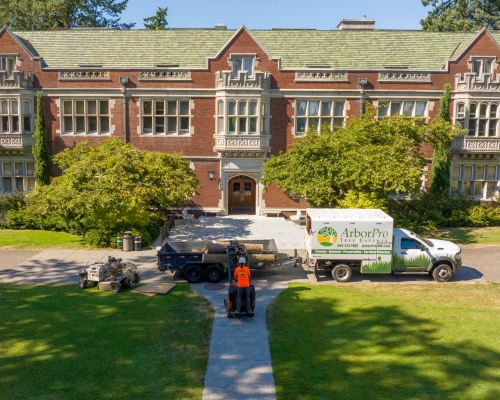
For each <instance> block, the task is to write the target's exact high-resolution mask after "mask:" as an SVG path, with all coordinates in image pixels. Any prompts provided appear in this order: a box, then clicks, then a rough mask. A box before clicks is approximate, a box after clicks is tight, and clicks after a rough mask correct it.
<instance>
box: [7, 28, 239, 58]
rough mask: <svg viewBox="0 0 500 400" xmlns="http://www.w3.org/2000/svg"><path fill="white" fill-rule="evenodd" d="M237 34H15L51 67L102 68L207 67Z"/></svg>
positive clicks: (193, 31)
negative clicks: (160, 65)
mask: <svg viewBox="0 0 500 400" xmlns="http://www.w3.org/2000/svg"><path fill="white" fill-rule="evenodd" d="M234 32H235V31H217V30H205V29H180V30H177V29H173V30H169V31H154V30H123V31H121V30H84V29H82V30H78V29H75V30H65V31H25V32H24V31H23V32H14V34H15V35H17V36H18V37H20V38H21V39H23V40H24V41H28V42H29V44H30V45H31V46H32V47H33V48H34V49H36V52H37V53H38V54H39V55H40V56H42V57H43V59H44V61H45V63H46V64H47V66H48V67H51V68H71V67H78V64H99V65H102V66H103V67H116V68H122V67H131V68H144V67H151V68H152V67H154V66H155V64H179V66H180V67H189V68H203V67H206V65H207V61H206V57H207V56H213V55H215V54H217V53H218V52H219V51H220V49H222V47H223V46H224V45H225V44H226V43H227V41H228V40H229V39H230V38H231V36H232V35H234Z"/></svg>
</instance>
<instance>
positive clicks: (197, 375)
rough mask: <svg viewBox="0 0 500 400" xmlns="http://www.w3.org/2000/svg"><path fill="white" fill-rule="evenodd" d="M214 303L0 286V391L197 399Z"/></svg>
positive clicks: (185, 294) (180, 289) (173, 295)
mask: <svg viewBox="0 0 500 400" xmlns="http://www.w3.org/2000/svg"><path fill="white" fill-rule="evenodd" d="M212 321H213V309H212V307H211V306H210V305H209V303H208V301H207V300H205V299H204V298H202V297H201V296H199V295H196V294H194V292H192V291H191V289H190V288H189V285H187V284H178V285H177V286H176V287H175V288H174V289H173V291H171V292H170V293H168V294H167V295H165V296H155V297H146V296H143V295H139V294H134V293H131V292H130V291H128V290H126V291H123V292H121V293H120V294H114V293H111V292H102V291H98V290H97V289H96V288H92V289H86V290H81V289H80V288H78V286H76V285H71V286H68V285H64V286H10V285H0V393H2V395H1V397H2V398H4V399H23V400H24V399H51V400H52V399H54V400H57V399H72V400H73V399H91V398H96V399H97V398H99V399H160V398H164V399H200V398H201V397H202V392H203V383H204V377H205V370H206V366H207V362H208V348H209V347H208V345H209V343H210V335H211V329H212Z"/></svg>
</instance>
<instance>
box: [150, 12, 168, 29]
mask: <svg viewBox="0 0 500 400" xmlns="http://www.w3.org/2000/svg"><path fill="white" fill-rule="evenodd" d="M167 10H168V7H165V8H161V7H158V11H156V15H153V16H152V17H148V18H144V27H145V28H146V29H153V30H166V29H170V28H167V25H168V22H167Z"/></svg>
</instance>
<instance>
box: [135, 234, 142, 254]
mask: <svg viewBox="0 0 500 400" xmlns="http://www.w3.org/2000/svg"><path fill="white" fill-rule="evenodd" d="M141 242H142V239H141V237H140V236H136V237H135V238H134V251H141V247H142V244H141Z"/></svg>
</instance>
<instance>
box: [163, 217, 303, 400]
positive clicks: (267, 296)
mask: <svg viewBox="0 0 500 400" xmlns="http://www.w3.org/2000/svg"><path fill="white" fill-rule="evenodd" d="M303 237H304V227H302V226H299V225H298V224H295V223H293V222H290V221H285V220H284V219H283V218H267V217H256V216H246V215H238V216H230V217H206V218H203V217H201V218H200V219H198V220H195V221H189V223H187V224H186V225H183V226H180V227H178V228H176V229H175V230H174V231H172V235H171V237H170V240H194V239H198V240H212V239H274V240H275V242H276V245H277V247H278V249H280V251H282V252H290V253H292V252H293V250H294V249H303V247H304V240H303ZM291 280H295V281H303V282H308V280H307V275H306V273H305V272H304V270H303V269H302V268H300V267H299V268H293V267H292V266H283V267H279V268H275V269H271V270H267V271H262V272H260V271H252V282H253V283H254V285H255V290H256V306H255V316H254V317H253V318H249V317H241V318H231V319H229V318H227V312H226V309H225V307H224V299H225V298H227V281H226V282H223V283H224V288H223V289H221V290H208V289H207V288H206V287H205V286H207V284H206V283H199V284H196V285H192V288H193V289H194V290H196V291H197V292H198V293H200V294H201V295H203V296H205V297H206V298H207V299H208V300H209V301H210V303H211V304H212V306H213V307H214V310H215V318H214V325H213V329H212V339H211V341H210V355H209V359H208V367H207V372H206V375H205V389H204V391H203V400H225V399H227V400H233V399H241V400H253V399H256V400H257V399H259V400H274V399H276V388H275V385H274V376H273V369H272V365H271V353H270V351H269V340H268V336H267V326H266V309H267V306H268V305H269V303H270V302H271V301H272V300H273V299H274V298H275V297H276V296H277V295H278V294H279V293H280V292H281V291H282V290H283V289H286V288H287V286H288V282H290V281H291Z"/></svg>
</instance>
